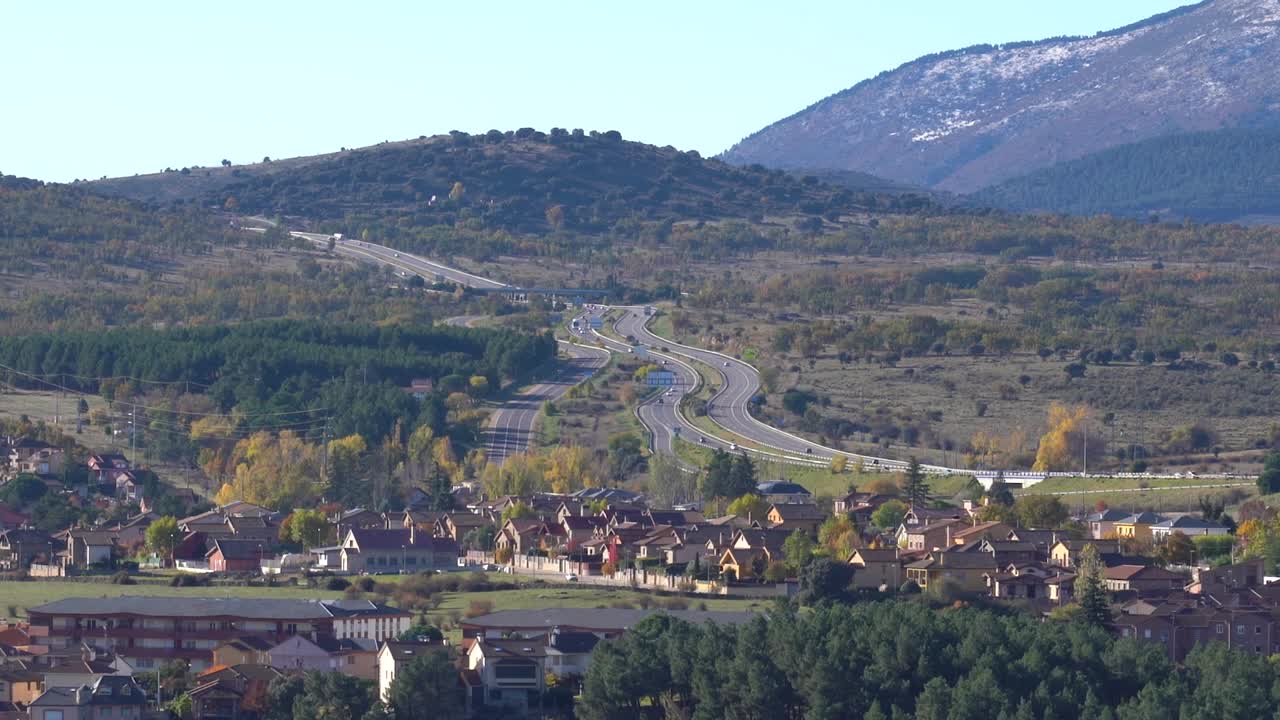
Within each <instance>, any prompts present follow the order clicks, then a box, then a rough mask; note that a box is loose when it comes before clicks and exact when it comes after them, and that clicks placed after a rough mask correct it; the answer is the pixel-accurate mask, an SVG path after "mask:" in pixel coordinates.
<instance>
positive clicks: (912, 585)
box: [898, 580, 920, 595]
mask: <svg viewBox="0 0 1280 720" xmlns="http://www.w3.org/2000/svg"><path fill="white" fill-rule="evenodd" d="M898 592H900V593H902V594H903V595H919V594H920V585H919V583H917V582H916V581H915V580H908V581H906V582H904V583H902V586H901V587H899V588H898Z"/></svg>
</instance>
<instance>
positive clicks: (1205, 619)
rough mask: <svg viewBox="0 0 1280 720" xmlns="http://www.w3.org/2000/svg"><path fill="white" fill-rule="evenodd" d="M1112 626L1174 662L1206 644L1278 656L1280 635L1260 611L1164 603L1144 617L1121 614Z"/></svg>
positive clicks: (1267, 614) (1123, 635)
mask: <svg viewBox="0 0 1280 720" xmlns="http://www.w3.org/2000/svg"><path fill="white" fill-rule="evenodd" d="M1114 625H1115V629H1116V632H1117V634H1119V635H1120V637H1125V638H1132V639H1134V640H1137V641H1139V642H1150V643H1157V644H1159V645H1160V646H1161V647H1163V648H1164V649H1165V652H1166V653H1167V654H1168V656H1169V659H1170V660H1172V661H1174V662H1181V661H1182V660H1183V659H1185V658H1186V656H1187V654H1188V653H1189V652H1191V650H1192V649H1194V648H1195V647H1196V646H1197V645H1200V644H1203V643H1208V642H1221V643H1225V644H1226V645H1227V647H1228V648H1230V649H1231V650H1234V651H1236V652H1243V653H1248V654H1250V655H1255V656H1260V657H1267V656H1270V655H1274V654H1277V653H1280V632H1278V629H1277V627H1276V624H1275V620H1274V619H1273V618H1272V616H1271V613H1270V612H1269V611H1267V610H1265V609H1262V608H1256V607H1243V608H1217V607H1197V606H1186V605H1182V604H1180V603H1176V602H1175V603H1165V604H1163V605H1160V606H1157V607H1156V608H1155V609H1154V611H1153V612H1150V613H1147V614H1141V615H1139V614H1124V615H1121V616H1120V617H1119V618H1117V619H1116V620H1115V622H1114Z"/></svg>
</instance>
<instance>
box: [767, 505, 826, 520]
mask: <svg viewBox="0 0 1280 720" xmlns="http://www.w3.org/2000/svg"><path fill="white" fill-rule="evenodd" d="M769 512H770V513H774V512H776V513H778V515H780V516H782V521H783V522H784V523H786V522H798V521H802V520H823V519H825V518H826V517H827V514H826V513H824V512H822V510H820V509H819V508H818V506H817V505H814V504H812V503H774V505H773V506H772V507H770V508H769Z"/></svg>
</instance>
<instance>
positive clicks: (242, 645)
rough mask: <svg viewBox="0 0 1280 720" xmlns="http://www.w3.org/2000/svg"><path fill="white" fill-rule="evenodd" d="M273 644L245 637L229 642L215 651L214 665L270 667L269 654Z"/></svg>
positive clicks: (260, 639)
mask: <svg viewBox="0 0 1280 720" xmlns="http://www.w3.org/2000/svg"><path fill="white" fill-rule="evenodd" d="M271 646H272V644H271V643H269V642H267V641H266V640H263V639H262V638H258V637H251V636H250V637H243V638H237V639H235V640H228V641H227V642H224V643H222V644H221V645H219V646H218V647H216V648H214V649H213V664H214V665H215V666H216V665H224V666H226V667H235V666H236V665H270V664H271V658H270V654H269V653H268V651H269V650H271Z"/></svg>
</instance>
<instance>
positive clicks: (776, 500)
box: [756, 480, 813, 504]
mask: <svg viewBox="0 0 1280 720" xmlns="http://www.w3.org/2000/svg"><path fill="white" fill-rule="evenodd" d="M756 492H757V493H758V494H759V495H760V497H762V498H764V500H765V502H768V503H772V504H783V503H808V502H811V501H812V500H813V494H812V493H810V492H809V491H808V490H806V489H805V487H804V486H803V485H798V484H796V483H793V482H785V481H782V480H775V481H770V482H762V483H757V484H756Z"/></svg>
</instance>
